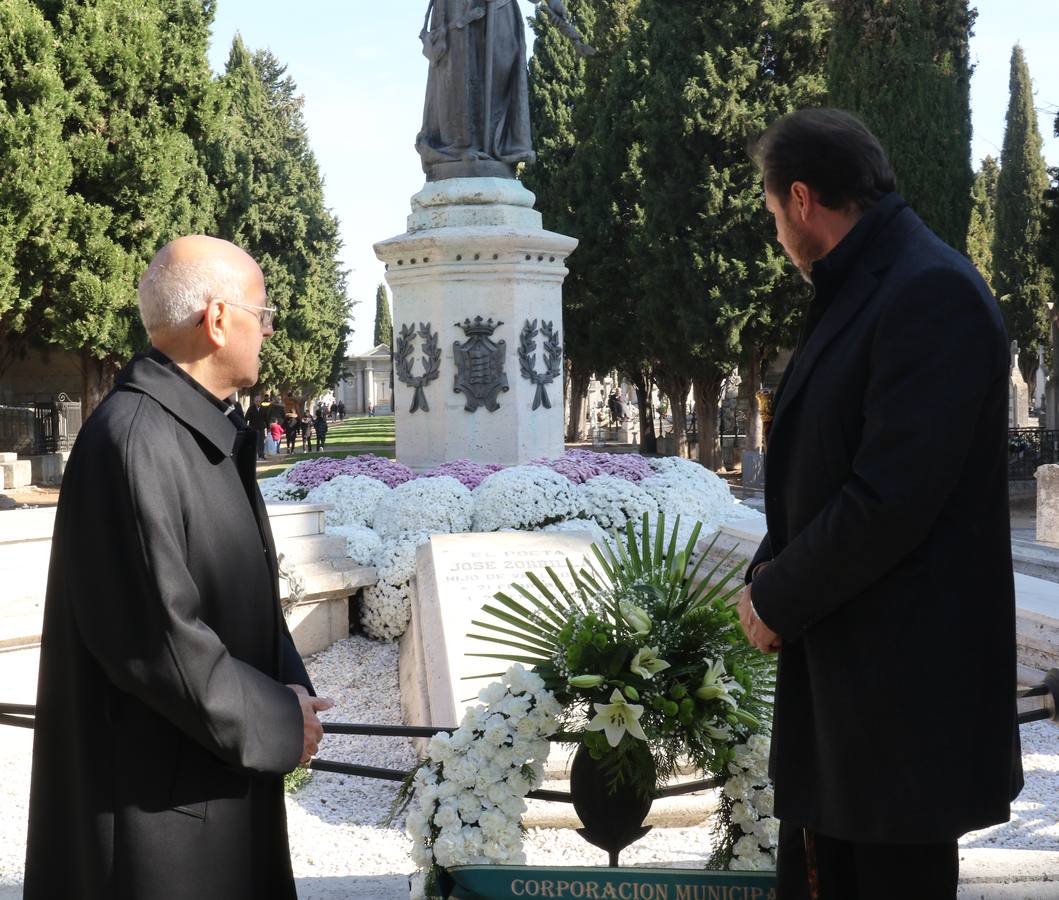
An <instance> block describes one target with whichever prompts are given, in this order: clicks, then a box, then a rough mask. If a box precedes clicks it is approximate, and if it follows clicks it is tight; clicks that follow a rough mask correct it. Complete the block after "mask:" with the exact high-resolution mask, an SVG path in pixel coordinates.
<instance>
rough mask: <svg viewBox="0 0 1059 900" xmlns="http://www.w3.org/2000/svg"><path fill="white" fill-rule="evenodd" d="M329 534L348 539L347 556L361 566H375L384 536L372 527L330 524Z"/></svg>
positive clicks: (327, 530)
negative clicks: (381, 536)
mask: <svg viewBox="0 0 1059 900" xmlns="http://www.w3.org/2000/svg"><path fill="white" fill-rule="evenodd" d="M324 530H325V531H326V532H327V533H328V534H338V535H341V536H342V537H344V538H345V539H346V556H348V557H349V558H350V559H351V560H353V562H355V563H357V564H358V565H361V566H373V565H375V560H376V559H378V556H379V553H380V551H381V550H382V538H380V537H379V535H378V534H376V533H375V531H374V530H373V529H371V528H366V527H365V526H363V525H328V526H327V528H325V529H324Z"/></svg>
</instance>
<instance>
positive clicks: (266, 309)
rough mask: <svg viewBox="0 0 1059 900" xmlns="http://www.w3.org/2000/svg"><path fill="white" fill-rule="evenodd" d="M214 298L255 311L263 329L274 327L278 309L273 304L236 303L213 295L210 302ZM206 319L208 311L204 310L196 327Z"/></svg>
mask: <svg viewBox="0 0 1059 900" xmlns="http://www.w3.org/2000/svg"><path fill="white" fill-rule="evenodd" d="M214 300H217V301H219V302H221V303H226V304H227V305H228V306H238V307H239V308H240V309H245V310H247V311H248V312H252V313H254V314H255V315H256V316H257V318H258V321H259V322H260V323H261V328H262V330H264V329H266V328H271V327H272V322H273V320H274V319H275V318H276V313H277V312H278V310H277V309H276V308H275V307H273V306H251V305H250V304H248V303H235V302H233V301H231V300H224V299H222V298H220V297H212V298H211V299H210V303H212V302H213V301H214ZM205 321H206V311H205V310H203V312H202V318H200V319H199V320H198V322H196V323H195V327H196V328H198V327H199V326H200V325H201V324H202V323H203V322H205Z"/></svg>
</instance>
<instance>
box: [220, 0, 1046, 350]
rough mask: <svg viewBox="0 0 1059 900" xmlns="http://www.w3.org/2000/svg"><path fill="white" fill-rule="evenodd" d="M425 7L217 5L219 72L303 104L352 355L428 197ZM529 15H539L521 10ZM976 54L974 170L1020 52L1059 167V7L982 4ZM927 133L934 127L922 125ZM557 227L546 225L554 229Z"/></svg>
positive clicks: (997, 139) (364, 343) (324, 0)
mask: <svg viewBox="0 0 1059 900" xmlns="http://www.w3.org/2000/svg"><path fill="white" fill-rule="evenodd" d="M426 5H427V4H426V0H390V2H389V3H369V2H367V0H301V2H299V3H291V2H290V0H218V4H217V15H216V19H215V22H214V29H213V44H212V47H211V52H210V61H211V63H212V65H213V67H214V69H215V70H216V71H218V72H220V71H222V70H223V68H224V62H225V60H226V59H227V56H228V50H229V48H230V46H231V42H232V38H233V37H234V35H235V33H236V32H239V33H241V34H242V36H243V40H244V41H245V42H246V43H247V45H248V46H249V47H251V48H262V47H267V48H268V49H270V50H271V51H272V52H273V53H274V54H275V55H276V56H277V57H278V58H279V60H280V61H281V62H283V63H285V64H286V65H287V67H288V69H287V71H288V73H289V74H290V75H291V76H292V77H293V78H294V80H295V82H297V84H298V88H299V90H300V91H301V93H302V94H303V95H304V97H305V120H306V124H307V126H308V129H309V139H310V141H311V143H312V147H313V150H314V152H315V153H316V157H317V160H318V161H319V163H320V169H321V171H322V172H323V175H324V179H325V196H326V199H327V204H328V205H329V206H330V207H331V208H332V210H333V211H334V212H335V214H336V215H337V216H338V218H339V220H340V221H341V223H342V237H343V240H344V242H345V248H344V251H343V259H344V261H345V264H346V266H347V267H348V268H349V269H350V270H351V271H350V275H349V290H350V296H351V297H352V298H353V299H354V300H357V301H360V302H359V305H358V306H356V307H354V311H353V316H354V328H355V333H354V335H353V337H352V338H351V339H350V349H351V350H352V351H353V352H357V353H359V352H361V351H363V350H366V349H368V347H369V346H370V344H371V332H372V326H373V322H374V315H375V302H374V301H375V288H376V285H378V283H379V282H380V281H381V280H382V277H383V268H382V264H381V263H380V262H378V261H377V260H376V259H375V254H374V252H373V251H372V244H373V243H374V242H376V241H380V240H383V239H385V238H388V237H392V236H393V235H396V234H401V233H402V232H403V231H404V230H405V217H406V216H407V215H408V211H409V199H410V198H411V196H412V195H413V194H414V193H416V192H417V191H418V190H419V189H420V188H421V187H422V185H423V175H422V172H421V170H420V168H419V157H418V156H417V155H416V152H415V149H414V146H413V143H414V141H415V135H416V132H417V131H418V130H419V122H420V116H421V115H422V106H423V91H424V88H425V84H426V66H427V62H426V59H424V57H423V56H422V55H421V54H420V50H419V40H418V37H417V36H418V34H419V30H420V28H421V27H422V24H423V14H424V12H425V10H426ZM522 6H523V9H524V10H525V11H526V12H527V13H528V12H530V11H531V9H532V7H531V4H530V3H529V2H525V0H523V3H522ZM977 7H978V13H979V14H978V22H977V25H976V27H975V36H974V38H973V39H972V43H971V53H972V59H973V61H974V63H975V65H976V69H975V74H974V77H973V79H972V81H971V111H972V117H973V125H974V141H973V145H972V158H973V160H974V163H975V166H976V167H977V165H978V162H979V161H980V160H981V158H982V157H983V156H985V155H986V154H989V153H992V154H993V155H995V156H999V155H1000V146H1001V144H1002V143H1003V140H1004V115H1005V112H1006V109H1007V98H1008V66H1009V63H1010V58H1011V48H1012V46H1013V45H1014V44H1015V43H1016V42H1018V43H1021V44H1022V47H1023V50H1024V51H1025V53H1026V58H1027V61H1028V63H1029V67H1030V74H1031V75H1032V76H1033V80H1034V86H1035V88H1036V100H1037V109H1038V118H1039V123H1040V126H1041V131H1042V137H1043V138H1044V141H1045V144H1044V147H1045V157H1046V158H1047V160H1048V162H1049V164H1050V165H1053V166H1059V139H1056V138H1055V137H1054V136H1053V134H1052V126H1053V123H1054V121H1055V114H1056V112H1057V111H1059V51H1057V48H1059V15H1057V14H1056V0H979V2H978V3H977ZM924 124H925V126H926V125H927V124H928V123H924ZM545 226H546V227H547V223H545Z"/></svg>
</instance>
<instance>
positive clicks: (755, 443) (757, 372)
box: [746, 347, 765, 450]
mask: <svg viewBox="0 0 1059 900" xmlns="http://www.w3.org/2000/svg"><path fill="white" fill-rule="evenodd" d="M764 359H765V354H764V351H762V350H761V349H760V348H758V347H754V348H753V349H752V350H751V351H750V362H749V363H748V364H747V369H746V390H747V394H748V395H749V399H748V400H747V403H748V407H747V416H746V449H747V450H760V449H761V447H762V443H763V441H762V437H761V436H762V430H761V412H760V410H759V409H758V405H757V392H758V391H759V390H761V382H762V370H763V369H764V366H763V362H764Z"/></svg>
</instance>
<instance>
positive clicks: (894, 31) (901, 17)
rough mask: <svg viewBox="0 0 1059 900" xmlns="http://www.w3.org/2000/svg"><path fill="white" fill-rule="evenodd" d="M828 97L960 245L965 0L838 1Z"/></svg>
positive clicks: (966, 199)
mask: <svg viewBox="0 0 1059 900" xmlns="http://www.w3.org/2000/svg"><path fill="white" fill-rule="evenodd" d="M831 5H832V8H833V10H834V29H833V38H832V43H831V49H830V54H829V60H828V67H829V72H830V75H829V88H830V105H831V106H835V107H839V108H842V109H847V110H849V111H850V112H853V113H856V114H857V115H858V116H860V117H861V118H862V119H863V120H864V122H865V123H866V124H867V125H868V127H869V128H870V129H871V130H872V132H874V134H875V135H876V137H878V138H879V141H880V142H881V143H882V145H883V147H884V148H885V149H886V151H887V154H888V155H889V157H890V160H891V162H892V164H893V167H894V171H895V173H896V175H897V187H898V190H899V191H900V192H901V193H902V195H903V196H904V197H905V199H906V200H907V201H908V202H909V204H911V206H912V207H913V208H914V209H915V210H916V211H917V212H918V213H919V215H920V216H921V217H922V219H923V220H924V221H925V222H926V224H927V225H928V226H929V227H930V228H931V229H933V230H934V231H935V232H936V233H937V234H938V235H939V236H940V237H941V238H942V240H944V241H945V242H946V243H948V244H950V245H952V246H953V247H955V248H957V249H958V250H963V249H964V242H965V240H966V238H967V226H968V222H969V220H970V215H971V184H972V180H973V172H972V169H971V111H970V82H971V64H970V51H969V40H970V35H971V29H972V27H973V25H974V19H975V16H976V15H977V13H976V12H975V11H973V10H970V9H969V8H968V0H932V2H930V3H924V2H922V0H889V2H886V3H879V2H876V0H834V2H833V3H832V4H831Z"/></svg>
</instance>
